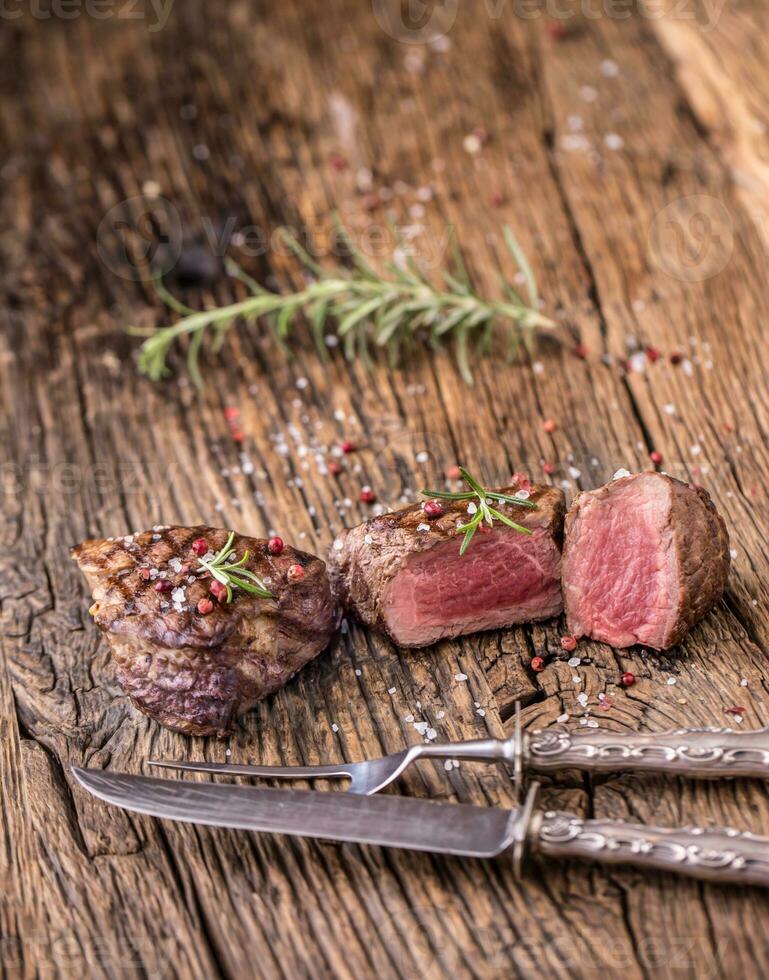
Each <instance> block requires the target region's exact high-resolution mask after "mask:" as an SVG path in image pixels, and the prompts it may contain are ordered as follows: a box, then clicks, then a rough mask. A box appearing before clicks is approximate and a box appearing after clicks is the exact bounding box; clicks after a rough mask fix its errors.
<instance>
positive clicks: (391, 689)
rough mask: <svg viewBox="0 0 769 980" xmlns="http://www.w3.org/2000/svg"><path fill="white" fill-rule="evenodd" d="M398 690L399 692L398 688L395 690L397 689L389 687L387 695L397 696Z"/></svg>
mask: <svg viewBox="0 0 769 980" xmlns="http://www.w3.org/2000/svg"><path fill="white" fill-rule="evenodd" d="M396 690H397V688H395V687H388V688H387V693H388V694H395V692H396Z"/></svg>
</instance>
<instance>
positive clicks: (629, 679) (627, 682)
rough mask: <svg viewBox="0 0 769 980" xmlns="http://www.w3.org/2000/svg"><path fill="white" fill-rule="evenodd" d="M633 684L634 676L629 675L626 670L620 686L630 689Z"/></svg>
mask: <svg viewBox="0 0 769 980" xmlns="http://www.w3.org/2000/svg"><path fill="white" fill-rule="evenodd" d="M634 684H635V674H631V673H630V671H629V670H626V671H625V673H624V674H623V675H622V686H623V687H632V686H633V685H634Z"/></svg>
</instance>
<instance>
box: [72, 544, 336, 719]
mask: <svg viewBox="0 0 769 980" xmlns="http://www.w3.org/2000/svg"><path fill="white" fill-rule="evenodd" d="M227 538H228V532H227V531H222V530H216V529H214V528H210V527H202V526H201V527H157V528H155V529H154V530H152V531H143V532H141V533H138V534H133V535H129V536H128V537H124V538H110V539H108V540H106V541H104V540H92V541H84V542H83V543H82V544H80V545H78V546H77V547H76V548H73V550H72V556H73V558H74V559H75V560H76V561H77V562H78V564H79V566H80V568H81V570H82V571H83V574H84V575H85V577H86V579H87V581H88V585H89V586H90V588H91V590H92V592H93V598H94V603H93V605H92V606H91V610H90V611H91V614H92V616H93V617H94V619H95V621H96V622H97V623H98V625H99V626H100V627H101V629H102V630H104V632H105V633H106V634H107V639H108V640H109V644H110V647H111V650H112V653H113V655H114V657H115V661H116V664H117V676H118V680H119V681H120V684H121V686H122V687H123V689H124V690H125V692H126V693H127V694H128V695H129V697H130V698H131V700H132V702H133V703H134V704H135V705H136V707H137V708H139V709H140V710H141V711H143V712H144V713H145V714H147V715H149V716H150V717H151V718H154V719H155V720H156V721H159V722H160V723H161V724H163V725H167V726H168V727H169V728H174V729H176V730H177V731H180V732H184V733H186V734H189V735H211V734H224V733H226V732H227V731H228V730H230V729H231V728H232V726H233V722H234V720H235V718H236V717H237V716H238V715H240V714H242V713H243V712H245V711H248V710H249V709H250V708H251V707H252V706H253V705H254V704H255V703H256V702H257V701H259V700H260V699H261V698H263V697H265V696H266V695H268V694H271V693H272V692H273V691H277V690H278V689H279V688H281V687H283V685H284V684H285V683H286V682H287V681H288V680H289V678H290V677H292V676H293V675H294V674H295V673H296V672H297V671H298V670H299V669H300V668H301V667H303V666H304V665H305V664H306V663H307V662H308V661H309V660H312V658H313V657H315V656H316V655H317V654H319V653H320V652H321V650H323V649H324V647H326V645H327V644H328V642H329V639H330V638H331V635H332V633H333V631H334V629H335V626H336V617H335V612H334V603H333V600H332V597H331V591H330V588H329V582H328V577H327V575H326V566H325V565H324V563H323V562H322V561H320V559H318V558H315V557H314V556H312V555H307V554H304V552H301V551H295V550H294V549H293V548H288V547H286V548H285V549H284V550H283V551H282V552H281V554H279V555H277V556H273V555H272V554H270V553H269V551H268V548H267V542H266V541H265V540H263V539H259V538H248V537H243V536H239V535H238V536H236V537H235V538H234V540H233V542H232V547H233V550H234V552H235V555H236V556H237V559H238V560H239V559H241V558H242V556H243V554H244V552H246V551H248V552H249V558H248V561H247V563H246V565H245V566H244V567H245V568H247V569H250V571H252V572H253V573H255V574H256V575H257V576H258V577H259V578H260V579H261V580H262V581H263V582H264V583H265V586H266V588H267V589H268V590H269V591H270V592H272V593H273V595H274V596H275V598H274V599H266V598H260V597H258V596H255V595H252V594H250V593H249V592H246V591H244V590H243V589H241V588H235V589H234V591H233V601H232V602H231V603H227V602H226V597H225V596H222V599H221V601H217V600H216V599H215V597H214V596H213V595H211V593H210V589H211V586H212V585H214V580H213V579H212V578H210V577H208V576H205V577H204V575H201V574H199V573H197V570H198V569H199V563H198V557H199V554H197V553H196V552H195V551H194V550H193V548H192V545H193V542H196V547H197V549H198V552H199V551H200V550H202V551H203V552H205V545H206V544H207V545H208V547H209V549H210V551H211V552H217V551H219V550H220V549H221V548H222V547H223V546H224V545H225V543H226V541H227ZM201 542H202V546H201ZM209 558H210V555H209ZM297 568H298V569H299V570H297ZM214 590H215V591H216V586H215V588H214ZM199 603H201V608H202V610H203V611H202V612H201V611H199V610H198V604H199Z"/></svg>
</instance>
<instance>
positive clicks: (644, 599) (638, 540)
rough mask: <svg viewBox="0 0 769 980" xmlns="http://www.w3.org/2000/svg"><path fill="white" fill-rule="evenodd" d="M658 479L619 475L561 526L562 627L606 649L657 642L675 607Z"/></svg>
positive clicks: (672, 561) (665, 500)
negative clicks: (565, 622)
mask: <svg viewBox="0 0 769 980" xmlns="http://www.w3.org/2000/svg"><path fill="white" fill-rule="evenodd" d="M670 504H671V498H670V487H669V485H668V484H667V482H666V481H664V480H660V479H656V478H651V479H645V478H643V477H636V478H634V479H632V480H619V481H617V483H616V485H615V486H613V487H612V491H611V493H609V494H606V495H605V496H602V497H588V498H587V499H586V500H585V501H584V502H583V504H582V506H581V508H580V511H579V514H578V516H577V519H576V520H575V521H574V522H573V524H572V526H571V528H570V529H569V531H568V535H569V538H568V546H567V551H566V558H565V559H564V568H563V589H564V599H565V602H566V611H567V614H568V619H569V629H570V630H571V631H572V632H573V633H574V634H575V635H577V636H592V637H593V638H594V639H596V640H602V641H603V642H605V643H610V644H611V645H612V646H614V647H627V646H632V645H633V644H635V643H643V644H646V645H647V646H651V647H660V648H661V647H663V646H664V645H665V640H666V637H667V636H668V635H669V633H670V630H671V629H672V627H673V624H674V623H675V620H676V617H677V613H678V604H679V581H678V563H677V558H676V553H675V546H674V543H673V535H672V530H671V527H670V523H669V514H670Z"/></svg>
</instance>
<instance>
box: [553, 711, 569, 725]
mask: <svg viewBox="0 0 769 980" xmlns="http://www.w3.org/2000/svg"><path fill="white" fill-rule="evenodd" d="M569 717H570V715H569V713H568V712H567V711H564V713H563V714H562V715H558V717H557V718H556V719H555V720H556V721H557V722H558V724H559V725H563V724H564V722H567V721H568V720H569Z"/></svg>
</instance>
